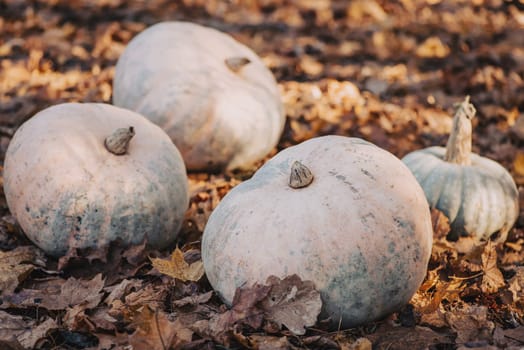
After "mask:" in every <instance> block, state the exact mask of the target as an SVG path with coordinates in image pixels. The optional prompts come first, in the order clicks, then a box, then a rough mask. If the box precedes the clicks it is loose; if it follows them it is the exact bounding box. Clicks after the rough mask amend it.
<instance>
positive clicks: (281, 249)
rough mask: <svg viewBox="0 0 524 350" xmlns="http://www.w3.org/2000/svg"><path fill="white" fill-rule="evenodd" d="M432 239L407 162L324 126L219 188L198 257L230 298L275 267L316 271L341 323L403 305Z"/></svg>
mask: <svg viewBox="0 0 524 350" xmlns="http://www.w3.org/2000/svg"><path fill="white" fill-rule="evenodd" d="M386 174H387V175H386ZM431 244H432V226H431V218H430V211H429V206H428V205H427V202H426V198H425V197H424V192H423V191H422V189H421V188H420V186H419V184H418V183H417V181H416V179H415V178H414V177H413V175H412V174H411V173H410V171H409V169H408V168H407V167H406V166H405V165H404V164H403V163H402V162H401V161H400V160H399V159H398V158H396V157H395V156H393V155H392V154H391V153H389V152H387V151H385V150H383V149H381V148H379V147H377V146H375V145H373V144H371V143H369V142H366V141H364V140H361V139H357V138H349V137H343V136H324V137H318V138H314V139H311V140H308V141H305V142H303V143H301V144H299V145H297V146H293V147H290V148H287V149H285V150H283V151H281V152H280V153H278V154H277V155H276V156H275V157H273V158H272V159H270V160H269V161H268V162H267V163H266V164H265V165H264V166H263V167H262V168H260V169H259V170H258V171H257V172H256V173H255V174H254V175H253V177H252V178H251V179H249V180H247V181H245V182H243V183H241V184H240V185H238V186H236V187H235V188H234V189H233V190H231V191H230V192H229V193H228V194H227V195H226V196H225V197H224V198H223V200H222V202H221V203H220V204H219V205H218V206H217V207H216V208H215V210H214V211H213V213H212V214H211V217H210V218H209V221H208V223H207V225H206V227H205V230H204V234H203V238H202V259H203V262H204V268H205V271H206V274H207V277H208V279H209V282H210V283H211V285H212V286H213V288H214V289H215V290H216V291H217V292H218V294H219V295H220V296H221V297H222V298H223V300H224V301H225V302H226V303H227V304H231V302H232V300H233V296H234V293H235V289H236V288H237V287H241V286H250V285H252V284H254V283H256V282H258V283H264V282H265V281H266V279H267V278H268V276H269V275H276V276H278V277H281V278H282V277H285V276H289V275H292V274H297V275H298V276H299V277H301V279H302V280H311V281H313V282H314V283H315V287H316V288H317V289H318V290H319V291H320V293H321V297H322V302H323V306H322V315H321V318H322V319H326V318H329V319H330V320H331V322H332V325H333V328H334V329H336V328H337V327H338V326H339V325H340V326H342V327H344V328H345V327H354V326H358V325H362V324H365V323H367V322H370V321H374V320H377V319H380V318H381V317H384V316H386V315H387V314H389V313H391V312H394V311H395V310H398V309H399V308H400V307H402V306H403V305H405V304H406V303H407V302H408V301H409V300H410V298H411V297H412V296H413V294H414V293H415V291H416V290H417V289H418V287H419V286H420V283H421V282H422V280H423V279H424V276H425V275H426V268H427V263H428V260H429V256H430V253H431Z"/></svg>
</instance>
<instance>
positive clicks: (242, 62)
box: [224, 57, 251, 73]
mask: <svg viewBox="0 0 524 350" xmlns="http://www.w3.org/2000/svg"><path fill="white" fill-rule="evenodd" d="M224 62H225V64H226V66H227V68H229V69H230V70H231V71H232V72H234V73H238V72H240V70H241V69H242V68H244V66H246V65H247V64H249V63H251V60H250V59H249V58H247V57H230V58H226V59H225V60H224Z"/></svg>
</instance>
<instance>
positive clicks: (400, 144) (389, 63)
mask: <svg viewBox="0 0 524 350" xmlns="http://www.w3.org/2000/svg"><path fill="white" fill-rule="evenodd" d="M0 7H1V8H2V11H1V14H0V28H1V29H2V30H1V31H0V55H2V62H1V69H0V154H1V155H2V159H3V156H4V155H5V151H6V148H7V145H8V143H9V140H10V138H11V137H12V135H13V133H14V131H15V130H16V129H17V128H18V127H19V126H20V125H21V124H22V123H23V122H24V121H25V120H27V119H28V118H30V117H31V116H32V115H34V114H35V113H36V112H38V111H39V110H41V109H43V108H45V107H47V106H50V105H52V104H57V103H60V102H66V101H89V102H106V103H110V102H111V93H112V91H111V85H112V78H113V75H114V66H115V63H116V60H117V59H118V56H119V55H120V54H121V52H122V51H123V49H124V47H125V45H126V44H127V42H129V40H130V39H131V38H132V37H133V36H134V35H136V34H137V33H138V32H140V31H141V30H143V29H144V28H145V27H147V26H149V25H151V24H153V23H156V22H158V21H161V20H173V19H181V20H190V21H196V22H199V23H203V24H208V25H212V26H214V27H216V28H218V29H220V30H224V31H226V32H229V33H231V34H232V35H233V36H234V37H235V38H236V39H238V40H240V41H241V42H243V43H245V44H247V45H248V46H250V47H251V48H253V50H254V51H255V52H256V53H258V54H259V55H260V56H261V57H262V59H263V60H264V62H265V63H266V64H267V65H268V67H269V68H270V69H271V70H272V71H273V73H274V74H275V77H276V78H277V80H278V82H279V86H280V89H281V93H282V98H283V101H284V104H285V112H286V115H287V122H286V126H285V130H284V134H283V136H282V138H281V140H280V143H279V145H278V147H277V148H276V149H275V150H273V151H272V153H271V154H270V155H268V157H269V156H271V155H272V154H274V153H276V152H277V151H278V150H280V149H282V148H285V147H288V146H291V145H294V144H297V143H299V142H301V141H303V140H306V139H308V138H311V137H314V136H319V135H325V134H340V135H348V136H355V137H362V138H365V139H367V140H369V141H371V142H374V143H376V144H377V145H379V146H381V147H383V148H385V149H387V150H388V151H390V152H392V153H393V154H395V155H396V156H398V157H402V156H403V155H405V154H406V153H408V152H410V151H413V150H415V149H419V148H422V147H427V146H433V145H444V144H445V141H446V139H447V134H448V133H449V130H450V127H451V118H450V114H449V112H450V111H451V110H452V108H453V104H454V103H455V102H457V101H461V100H462V99H463V97H464V96H465V95H470V96H471V99H472V101H473V102H474V103H475V105H476V106H477V107H478V110H479V113H478V118H477V120H476V121H475V122H476V123H477V125H476V126H475V135H474V151H475V152H477V153H479V154H481V155H484V156H488V157H490V158H492V159H495V160H497V161H498V162H500V163H501V164H502V165H503V166H505V167H506V168H507V169H508V170H509V171H510V172H511V174H512V175H513V176H514V178H515V180H516V182H517V185H518V186H519V192H520V193H521V195H520V207H521V215H519V219H518V222H517V224H516V227H515V228H514V229H513V230H512V231H511V232H510V234H509V238H508V241H507V242H505V243H504V244H494V243H493V242H486V243H485V244H483V245H481V246H476V245H475V244H474V242H473V241H472V240H469V239H467V238H466V239H460V240H459V241H457V242H449V241H447V240H446V235H447V233H448V232H449V227H447V225H449V224H448V223H447V218H446V217H445V216H443V215H442V213H438V212H433V213H432V217H433V219H434V220H433V222H434V226H433V228H434V245H433V252H432V257H431V260H430V263H429V265H428V273H427V276H426V279H425V281H424V282H423V284H422V286H421V288H420V289H419V290H418V291H417V293H416V295H415V296H414V297H413V299H412V300H411V302H410V304H409V305H411V307H410V308H408V307H406V308H404V309H402V310H401V311H399V312H398V313H395V314H393V315H391V316H390V317H388V318H386V319H385V320H380V321H377V322H376V323H373V324H370V325H366V326H364V327H359V328H356V329H351V330H345V331H338V332H330V331H328V330H326V329H323V325H322V322H321V320H320V321H318V320H316V317H317V315H315V314H316V310H317V307H318V303H317V299H316V296H315V293H314V289H312V288H310V287H311V286H308V285H307V282H306V281H300V282H299V281H298V280H296V281H295V282H292V283H291V282H290V281H289V280H287V282H283V281H284V280H286V279H285V278H284V279H283V280H280V281H279V282H277V281H276V280H275V281H274V283H273V282H271V281H269V282H270V283H269V284H265V285H258V286H250V287H247V288H245V289H242V290H239V291H237V294H238V295H239V296H238V298H237V300H236V303H234V304H233V305H232V306H231V307H230V308H228V307H226V306H225V305H224V304H223V303H222V301H221V300H220V298H219V297H218V296H217V295H215V294H214V293H213V291H212V289H211V287H210V286H209V283H208V282H207V280H206V278H205V276H201V271H202V270H201V267H200V265H199V264H200V263H199V261H200V257H199V250H198V249H199V244H200V243H199V241H200V238H201V234H202V232H203V230H204V228H205V225H206V222H207V219H208V218H209V215H210V213H211V211H212V210H213V209H214V208H215V207H216V205H218V203H219V202H220V200H221V198H223V196H224V195H225V194H227V192H228V191H229V190H230V189H231V188H233V187H234V186H236V185H237V184H238V183H240V182H241V181H243V180H245V179H246V178H249V176H250V175H251V174H252V173H253V171H255V170H256V168H257V167H258V166H260V165H261V164H262V163H263V162H264V161H262V162H261V163H260V164H258V165H257V166H256V167H254V168H253V169H249V170H248V171H245V172H233V173H228V174H211V175H210V174H196V173H195V174H189V181H190V189H191V191H190V192H191V201H190V206H189V208H188V211H187V213H186V219H185V222H184V225H183V228H182V230H181V232H180V236H179V239H178V241H177V242H176V244H177V246H178V247H180V248H179V249H180V250H179V251H178V252H177V248H175V247H171V249H169V250H168V251H163V252H157V251H150V250H147V249H146V246H145V243H146V242H144V244H143V245H141V246H137V247H134V248H125V247H121V246H119V245H118V244H116V245H115V246H111V247H106V249H104V250H103V251H97V250H94V251H85V252H78V251H74V252H73V251H72V252H70V253H69V255H68V256H66V257H64V258H63V259H61V260H60V261H57V260H56V259H53V258H50V257H45V256H44V255H43V254H42V253H41V252H40V251H39V250H38V249H36V248H34V247H32V246H31V243H30V242H28V241H27V239H26V238H25V237H24V236H23V234H21V231H20V229H19V228H18V227H17V225H16V222H15V220H14V219H13V218H12V217H11V216H10V214H9V212H8V209H7V206H6V202H5V198H4V196H3V195H2V196H0V210H1V215H0V288H1V297H0V299H1V303H0V320H2V322H0V347H2V348H6V349H21V348H38V349H52V348H53V349H55V348H65V349H84V348H86V349H119V348H126V347H129V346H133V347H134V348H136V349H142V348H146V347H147V348H148V349H150V350H155V349H162V350H164V349H167V348H173V349H214V348H221V347H223V346H230V347H232V348H250V349H307V348H315V349H359V350H367V349H371V348H373V349H396V348H397V349H405V348H413V349H418V348H420V349H424V348H430V349H455V348H483V349H494V348H506V349H519V348H521V347H522V346H524V336H523V334H524V326H523V325H524V301H523V300H524V277H523V276H524V272H523V268H522V262H523V261H524V230H523V225H524V219H523V218H524V215H522V210H524V192H523V191H524V190H523V189H522V186H523V185H524V175H523V171H524V170H523V156H522V154H523V150H524V148H523V147H524V127H523V126H524V117H523V115H524V113H523V108H524V107H523V106H524V94H523V93H522V92H523V91H524V50H523V49H522V47H523V45H524V42H523V38H524V26H523V25H524V21H523V20H522V18H524V17H523V15H522V13H523V7H522V4H521V3H520V2H518V1H501V0H476V1H472V2H462V1H438V0H431V1H430V0H402V1H375V0H373V1H351V2H345V1H337V0H318V1H306V0H296V1H295V0H293V1H291V0H264V1H258V0H256V1H246V2H242V1H229V2H224V1H219V0H205V1H204V0H183V1H177V2H170V1H167V0H152V1H148V2H140V1H128V2H126V1H122V0H111V1H101V2H96V3H95V2H94V1H91V0H72V1H65V0H57V1H52V2H45V1H37V2H31V3H27V2H23V1H17V0H9V1H5V2H4V3H3V4H1V5H0ZM266 159H267V158H266ZM175 252H176V255H175ZM180 253H183V254H182V258H183V259H182V258H181V254H180ZM157 259H160V260H157ZM154 261H156V262H157V265H159V266H162V267H160V269H158V268H155V267H154V266H153V265H154V263H153V262H154ZM191 266H194V267H193V268H192V267H191ZM164 272H167V274H166V273H164ZM271 283H273V284H271ZM279 285H281V286H282V289H280V288H281V287H277V286H279ZM283 286H285V288H284V287H283ZM293 286H295V287H296V289H294V288H293ZM277 292H278V293H277ZM272 293H273V294H272ZM274 293H276V294H274ZM271 295H273V296H274V298H275V299H274V300H275V301H273V299H268V298H271V297H270V296H271ZM270 300H271V302H270ZM277 301H278V303H277ZM272 303H276V304H272ZM313 320H316V321H317V322H316V324H314V325H312V323H313ZM2 327H3V328H2ZM301 332H305V334H304V335H297V334H299V333H301ZM294 333H297V334H294Z"/></svg>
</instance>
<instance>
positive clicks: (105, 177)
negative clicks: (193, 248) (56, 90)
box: [4, 103, 189, 256]
mask: <svg viewBox="0 0 524 350" xmlns="http://www.w3.org/2000/svg"><path fill="white" fill-rule="evenodd" d="M4 192H5V195H6V198H7V204H8V206H9V209H10V210H11V212H12V214H13V215H14V216H15V218H16V219H17V221H18V222H19V224H20V226H21V228H22V229H23V231H24V232H25V234H26V235H27V237H29V239H31V241H33V242H34V243H35V244H36V245H37V246H39V247H40V248H41V249H42V250H44V251H45V252H47V253H48V254H50V255H53V256H61V255H63V254H65V253H67V252H68V251H69V249H76V248H80V249H81V248H102V247H105V246H107V245H108V244H109V243H111V242H113V241H115V240H117V239H119V240H120V241H121V242H122V243H123V244H125V245H131V244H139V243H141V242H143V241H144V240H147V243H148V244H150V245H151V246H153V247H156V248H163V247H166V246H168V245H170V244H171V243H172V242H173V241H174V240H175V238H176V235H177V232H178V230H179V228H180V226H181V223H182V219H183V216H184V213H185V210H186V209H187V206H188V202H189V196H188V184H187V176H186V170H185V167H184V163H183V160H182V157H181V156H180V153H179V152H178V150H177V149H176V147H175V146H174V145H173V143H172V142H171V140H170V139H169V137H168V136H167V135H166V134H165V133H164V132H163V131H162V130H161V129H160V128H159V127H158V126H156V125H154V124H153V123H151V122H150V121H148V120H147V119H146V118H144V117H142V116H141V115H139V114H137V113H135V112H132V111H128V110H125V109H122V108H118V107H114V106H111V105H107V104H98V103H85V104H80V103H64V104H60V105H56V106H53V107H50V108H47V109H45V110H42V111H40V112H39V113H37V114H36V115H35V116H34V117H32V118H31V119H29V120H28V121H27V122H25V123H24V124H23V125H22V126H21V127H20V128H19V129H18V130H17V131H16V133H15V135H14V136H13V138H12V140H11V142H10V144H9V146H8V149H7V153H6V158H5V163H4Z"/></svg>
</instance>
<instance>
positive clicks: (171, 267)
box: [151, 248, 204, 282]
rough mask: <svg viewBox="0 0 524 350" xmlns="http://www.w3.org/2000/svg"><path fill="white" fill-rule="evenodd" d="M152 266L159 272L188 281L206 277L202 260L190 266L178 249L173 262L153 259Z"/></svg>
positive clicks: (173, 255) (172, 256)
mask: <svg viewBox="0 0 524 350" xmlns="http://www.w3.org/2000/svg"><path fill="white" fill-rule="evenodd" d="M151 264H152V265H153V267H154V268H156V269H157V270H158V272H160V273H163V274H164V275H168V276H170V277H173V278H176V279H179V280H181V281H182V282H186V281H194V282H196V281H198V280H200V279H201V278H202V276H204V265H203V264H202V260H199V261H196V262H194V263H192V264H188V263H187V262H186V261H185V260H184V253H183V252H182V251H181V250H180V249H179V248H176V249H175V250H174V251H173V253H172V254H171V260H165V259H160V258H152V259H151Z"/></svg>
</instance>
